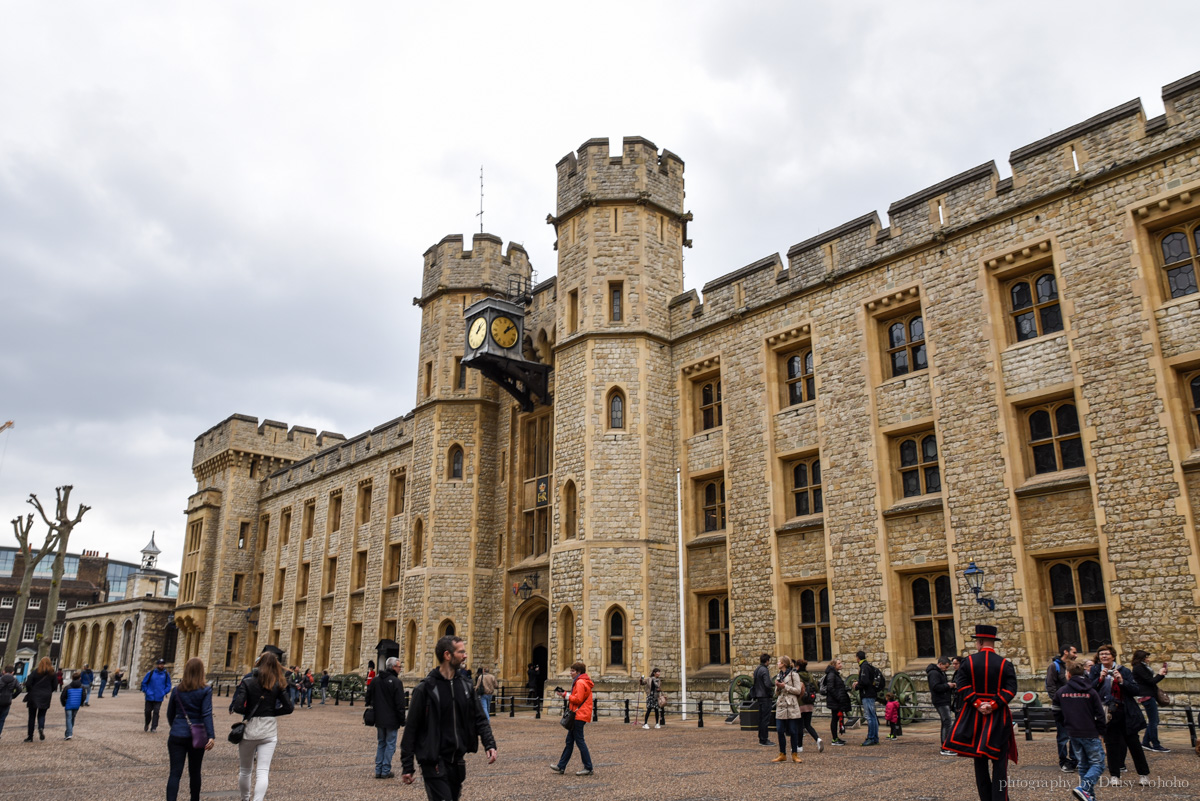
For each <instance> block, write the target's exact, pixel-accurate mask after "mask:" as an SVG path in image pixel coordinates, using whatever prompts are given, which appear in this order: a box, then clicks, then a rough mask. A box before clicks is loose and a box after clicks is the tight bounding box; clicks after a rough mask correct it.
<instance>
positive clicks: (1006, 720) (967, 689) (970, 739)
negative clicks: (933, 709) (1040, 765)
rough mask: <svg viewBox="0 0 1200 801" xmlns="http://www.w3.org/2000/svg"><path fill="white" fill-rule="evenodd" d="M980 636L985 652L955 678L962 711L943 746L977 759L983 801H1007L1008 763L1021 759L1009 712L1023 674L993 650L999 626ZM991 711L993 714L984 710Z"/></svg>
mask: <svg viewBox="0 0 1200 801" xmlns="http://www.w3.org/2000/svg"><path fill="white" fill-rule="evenodd" d="M975 637H976V638H977V639H978V640H979V644H980V648H979V652H978V653H974V654H972V655H971V656H969V657H967V658H966V660H964V661H963V663H962V665H961V666H960V667H959V669H958V673H956V674H955V676H954V681H955V684H956V685H957V686H958V695H959V700H960V701H961V702H962V708H961V709H960V710H959V713H958V718H957V719H956V720H955V721H954V728H953V729H951V730H950V737H949V738H947V740H946V742H944V743H943V744H942V748H945V749H946V750H947V751H953V752H954V753H956V754H959V755H960V756H969V757H974V759H975V784H976V786H977V788H978V790H979V798H980V801H1007V798H1008V789H1007V787H1006V784H1007V781H1006V780H1007V778H1008V761H1009V760H1012V761H1013V762H1014V763H1015V762H1016V761H1017V741H1016V737H1015V735H1014V734H1013V718H1012V711H1011V710H1009V708H1008V704H1009V702H1010V701H1012V699H1013V697H1014V696H1016V694H1017V672H1016V670H1015V669H1014V668H1013V664H1012V662H1010V661H1009V660H1007V659H1005V658H1004V657H1002V656H1000V655H999V654H998V653H996V652H995V651H994V650H993V649H992V645H993V643H994V642H995V641H996V639H998V638H997V637H996V628H995V627H994V626H976V627H975ZM981 707H982V709H981ZM989 708H990V709H991V710H992V711H991V712H990V713H988V712H985V711H983V710H987V709H989ZM989 763H995V764H994V765H989ZM989 768H990V770H989ZM989 774H990V775H989Z"/></svg>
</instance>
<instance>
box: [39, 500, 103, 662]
mask: <svg viewBox="0 0 1200 801" xmlns="http://www.w3.org/2000/svg"><path fill="white" fill-rule="evenodd" d="M73 489H74V487H73V486H71V485H70V484H67V485H65V486H62V487H55V489H54V492H55V494H56V495H57V496H58V500H57V503H56V504H55V507H54V521H53V522H51V521H50V518H48V517H47V516H46V510H45V509H43V508H42V502H41V501H39V500H38V497H37V496H36V495H34V494H33V493H30V494H29V500H28V501H26V503H28V504H29V505H30V506H32V507H33V508H34V509H37V510H38V514H40V515H41V516H42V520H43V521H44V522H45V523H46V525H47V526H48V527H49V528H50V531H52V532H54V533H55V534H56V535H57V537H58V552H57V553H56V554H55V555H54V569H53V572H52V574H51V576H50V597H49V598H48V599H46V607H47V608H46V629H47V630H46V631H44V632H42V638H41V639H40V640H39V641H38V653H37V658H38V660H39V661H40V660H41V658H42V657H43V656H47V655H49V653H50V645H51V644H52V643H53V641H54V639H53V637H52V636H51V635H52V633H53V631H54V626H55V625H56V624H55V619H56V618H57V617H58V594H59V591H60V590H61V589H62V575H63V562H64V561H65V559H66V556H67V543H68V541H70V539H71V530H72V529H74V528H75V526H77V525H79V521H80V520H82V519H83V515H84V513H85V512H87V511H88V510H89V509H91V508H92V507H90V506H84V505H83V504H82V503H81V504H79V509H78V510H77V511H76V512H75V517H74V519H72V518H71V515H70V512H69V511H68V507H69V506H70V501H71V490H73Z"/></svg>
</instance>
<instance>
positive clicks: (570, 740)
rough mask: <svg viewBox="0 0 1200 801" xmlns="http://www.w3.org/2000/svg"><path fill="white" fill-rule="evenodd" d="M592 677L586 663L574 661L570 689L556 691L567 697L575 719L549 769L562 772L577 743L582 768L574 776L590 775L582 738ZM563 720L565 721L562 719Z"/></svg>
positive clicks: (589, 758) (589, 757) (589, 712)
mask: <svg viewBox="0 0 1200 801" xmlns="http://www.w3.org/2000/svg"><path fill="white" fill-rule="evenodd" d="M592 686H593V685H592V678H591V676H589V675H588V674H587V665H585V664H583V663H582V662H576V663H575V664H573V665H571V689H570V691H566V690H563V691H561V692H558V693H556V694H557V695H559V696H561V697H562V698H565V699H567V709H568V710H569V711H571V712H574V713H575V720H574V722H572V723H571V725H570V726H569V727H568V728H567V745H566V747H565V748H564V749H563V752H562V756H561V757H559V758H558V762H552V763H551V764H550V770H552V771H554V772H555V773H558V774H560V775H561V774H562V773H564V772H565V771H566V769H567V763H568V762H570V761H571V754H572V753H574V751H575V744H576V743H578V744H579V756H580V758H581V759H583V770H578V771H575V775H576V776H591V775H592V755H591V753H589V752H588V747H587V743H586V742H584V740H583V727H584V725H586V724H587V722H588V721H589V720H591V719H592ZM564 722H565V721H564Z"/></svg>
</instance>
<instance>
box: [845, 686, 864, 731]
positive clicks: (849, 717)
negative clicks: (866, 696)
mask: <svg viewBox="0 0 1200 801" xmlns="http://www.w3.org/2000/svg"><path fill="white" fill-rule="evenodd" d="M862 722H863V711H862V696H861V695H859V692H858V690H851V691H850V711H849V712H847V713H846V728H847V729H853V728H854V727H855V726H857V725H858V724H860V723H862Z"/></svg>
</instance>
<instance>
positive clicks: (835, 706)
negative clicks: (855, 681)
mask: <svg viewBox="0 0 1200 801" xmlns="http://www.w3.org/2000/svg"><path fill="white" fill-rule="evenodd" d="M842 664H843V662H842V660H840V659H834V660H833V661H832V662H830V663H829V665H828V666H827V667H826V668H825V678H824V679H823V682H824V686H825V706H826V707H828V708H829V733H830V735H831V737H832V739H830V742H831V743H832V744H833V745H845V744H846V741H845V740H843V739H842V729H843V727H844V726H845V725H846V713H847V712H849V711H850V691H849V690H847V689H846V680H845V679H843V678H842V673H841V671H842Z"/></svg>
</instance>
